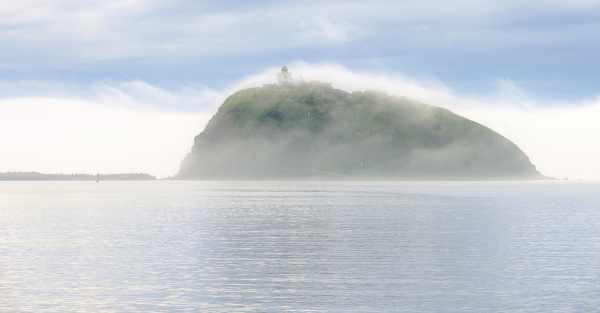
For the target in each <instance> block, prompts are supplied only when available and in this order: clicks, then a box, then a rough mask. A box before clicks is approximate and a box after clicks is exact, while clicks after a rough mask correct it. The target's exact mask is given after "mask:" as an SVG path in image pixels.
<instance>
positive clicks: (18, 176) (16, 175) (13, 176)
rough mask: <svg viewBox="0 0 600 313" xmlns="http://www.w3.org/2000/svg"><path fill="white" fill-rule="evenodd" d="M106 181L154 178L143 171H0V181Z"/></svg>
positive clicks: (154, 178)
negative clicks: (109, 172) (80, 172)
mask: <svg viewBox="0 0 600 313" xmlns="http://www.w3.org/2000/svg"><path fill="white" fill-rule="evenodd" d="M96 180H100V181H107V180H156V177H154V176H152V175H150V174H144V173H129V174H97V175H91V174H42V173H38V172H7V173H0V181H96Z"/></svg>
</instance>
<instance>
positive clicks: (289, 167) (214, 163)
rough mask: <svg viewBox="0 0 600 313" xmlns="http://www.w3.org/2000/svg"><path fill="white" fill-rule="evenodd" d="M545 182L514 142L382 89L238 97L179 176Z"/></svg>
mask: <svg viewBox="0 0 600 313" xmlns="http://www.w3.org/2000/svg"><path fill="white" fill-rule="evenodd" d="M318 177H332V178H336V179H337V178H342V179H344V178H348V179H363V178H364V179H373V178H380V179H406V180H417V179H418V180H421V179H427V180H450V179H474V180H479V179H542V178H545V177H544V176H542V175H541V174H540V173H539V172H538V171H537V170H536V169H535V166H534V165H533V164H531V162H530V161H529V158H528V157H527V156H526V155H525V154H524V153H523V151H521V150H520V149H519V148H518V147H517V146H516V145H515V144H513V143H512V142H511V141H509V140H508V139H506V138H504V137H502V136H501V135H499V134H497V133H495V132H494V131H492V130H490V129H489V128H487V127H485V126H482V125H480V124H478V123H476V122H473V121H471V120H468V119H465V118H463V117H461V116H458V115H456V114H454V113H452V112H450V111H448V110H446V109H443V108H439V107H434V106H431V105H427V104H423V103H420V102H418V101H414V100H410V99H407V98H404V97H398V96H389V95H387V94H385V93H383V92H379V91H366V92H353V93H348V92H345V91H343V90H338V89H331V88H324V87H313V88H289V89H283V88H279V89H267V88H251V89H245V90H241V91H239V92H236V93H235V94H233V95H232V96H230V97H229V98H227V100H225V102H224V103H223V105H222V106H221V107H220V108H219V110H218V112H217V113H216V114H215V116H214V117H213V118H212V119H211V120H210V122H209V123H208V125H207V126H206V128H205V129H204V131H203V132H202V133H201V134H200V135H198V136H196V137H195V139H194V145H193V147H192V151H191V153H189V154H188V155H187V156H186V157H185V159H184V160H183V161H182V164H181V168H180V171H179V173H178V174H177V176H176V178H177V179H255V178H259V179H264V178H292V179H294V178H299V179H303V178H318Z"/></svg>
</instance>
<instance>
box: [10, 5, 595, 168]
mask: <svg viewBox="0 0 600 313" xmlns="http://www.w3.org/2000/svg"><path fill="white" fill-rule="evenodd" d="M234 4H235V5H234ZM599 11H600V4H599V3H597V2H594V1H551V2H547V1H544V2H542V1H530V2H527V3H525V4H524V3H522V2H520V1H505V2H502V3H496V2H489V1H464V2H461V1H454V2H452V3H448V2H445V1H401V2H394V3H392V4H390V3H389V2H388V1H375V2H369V3H368V4H367V3H366V2H365V3H363V2H359V1H350V2H347V1H345V2H337V1H326V2H318V3H317V2H297V3H290V4H287V3H280V2H270V1H263V2H256V3H252V4H242V5H240V4H239V3H237V2H236V3H233V2H227V1H225V2H220V4H218V5H217V4H212V3H202V2H200V3H196V2H192V1H178V2H167V1H163V2H160V1H91V2H86V3H85V4H81V3H79V2H74V1H43V2H42V1H21V2H18V3H16V2H15V3H7V4H4V5H3V6H2V7H1V8H0V17H1V18H0V24H1V25H2V27H1V28H0V41H1V42H2V47H3V50H2V52H3V53H1V54H0V172H6V171H39V172H44V173H81V172H84V173H123V172H146V173H149V174H153V175H156V176H158V177H165V176H171V175H173V174H175V173H176V172H177V170H178V168H179V164H180V162H181V160H182V159H183V157H184V156H185V155H186V153H187V152H189V150H190V148H191V146H192V144H193V137H194V136H195V135H197V134H198V133H200V132H201V131H202V129H203V127H204V125H206V123H207V122H208V120H209V119H210V117H211V116H212V115H213V114H214V113H215V112H216V109H217V108H218V106H219V105H220V104H222V102H223V101H224V100H225V99H226V97H227V96H228V95H230V94H232V93H233V92H235V91H237V90H239V89H242V88H248V87H256V86H261V85H262V84H263V83H273V82H275V73H276V72H277V71H278V70H279V68H280V67H281V66H282V65H283V64H286V65H287V66H288V68H290V71H291V72H292V73H293V74H294V75H295V76H297V75H302V76H304V77H305V78H307V79H309V80H310V79H318V80H321V81H331V82H333V86H334V88H339V89H343V90H346V91H349V92H351V91H356V90H367V89H376V90H383V91H385V92H387V93H389V94H395V95H400V96H407V97H409V98H412V99H416V100H418V101H421V102H424V103H428V104H431V105H435V106H440V107H444V108H448V109H450V110H451V111H453V112H455V113H457V114H459V115H462V116H464V117H466V118H469V119H471V120H474V121H476V122H478V123H481V124H483V125H485V126H487V127H489V128H491V129H493V130H494V131H496V132H498V133H499V134H501V135H503V136H505V137H506V138H508V139H509V140H511V141H513V142H514V143H515V144H517V145H518V146H519V147H520V148H521V149H522V150H523V151H524V152H525V153H526V154H527V155H528V156H529V157H530V159H531V161H532V163H533V164H535V165H536V166H537V169H538V170H539V171H540V172H541V173H542V174H544V175H548V176H553V177H557V178H563V177H569V178H571V179H576V178H583V179H600V166H598V165H597V160H598V159H600V139H599V136H598V135H597V134H599V133H600V126H599V124H600V123H598V122H597V121H598V120H600V98H599V97H598V95H599V94H600V90H599V87H598V85H597V82H598V81H599V78H600V77H598V76H599V75H600V71H599V70H598V69H599V67H600V61H599V60H598V58H597V57H596V52H597V51H598V47H597V46H598V45H599V43H598V41H597V40H594V38H595V37H596V34H597V33H598V32H599V31H600V23H599V22H600V21H599V18H598V16H600V14H599V13H600V12H599Z"/></svg>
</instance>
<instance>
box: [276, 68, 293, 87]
mask: <svg viewBox="0 0 600 313" xmlns="http://www.w3.org/2000/svg"><path fill="white" fill-rule="evenodd" d="M283 84H292V85H293V84H294V79H293V78H292V73H289V72H288V68H287V67H286V66H285V65H284V66H283V67H282V68H281V73H277V85H279V86H281V85H283Z"/></svg>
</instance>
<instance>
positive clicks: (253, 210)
mask: <svg viewBox="0 0 600 313" xmlns="http://www.w3.org/2000/svg"><path fill="white" fill-rule="evenodd" d="M0 311H2V312H45V311H48V312H133V311H148V312H177V311H190V312H249V311H254V312H289V311H292V312H293V311H310V312H481V311H487V312H489V311H519V312H590V311H592V312H593V311H600V183H593V182H580V181H568V182H565V181H548V182H443V183H440V182H178V181H153V182H100V183H96V182H0Z"/></svg>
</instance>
